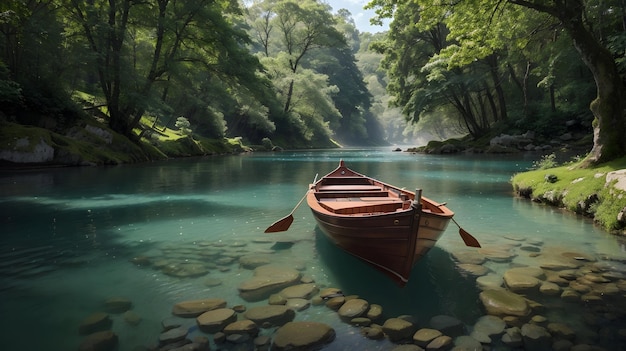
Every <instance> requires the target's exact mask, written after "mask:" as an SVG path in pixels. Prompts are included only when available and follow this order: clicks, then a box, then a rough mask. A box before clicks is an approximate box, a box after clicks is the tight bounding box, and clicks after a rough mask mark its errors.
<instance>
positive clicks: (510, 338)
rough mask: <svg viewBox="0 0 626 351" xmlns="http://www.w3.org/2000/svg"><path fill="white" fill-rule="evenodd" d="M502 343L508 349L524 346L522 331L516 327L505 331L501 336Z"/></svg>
mask: <svg viewBox="0 0 626 351" xmlns="http://www.w3.org/2000/svg"><path fill="white" fill-rule="evenodd" d="M502 343H503V344H505V345H507V346H510V347H521V346H522V345H523V344H524V339H523V338H522V331H521V330H520V328H518V327H513V328H509V329H506V330H505V331H504V334H503V335H502Z"/></svg>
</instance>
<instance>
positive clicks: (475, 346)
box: [454, 335, 483, 350]
mask: <svg viewBox="0 0 626 351" xmlns="http://www.w3.org/2000/svg"><path fill="white" fill-rule="evenodd" d="M454 345H455V348H458V349H459V350H482V349H483V346H482V344H481V343H480V341H478V340H476V339H474V338H472V337H471V336H468V335H461V336H459V337H456V338H455V339H454Z"/></svg>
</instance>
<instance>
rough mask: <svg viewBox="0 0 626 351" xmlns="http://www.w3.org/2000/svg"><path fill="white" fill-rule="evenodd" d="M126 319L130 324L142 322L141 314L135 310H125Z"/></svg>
mask: <svg viewBox="0 0 626 351" xmlns="http://www.w3.org/2000/svg"><path fill="white" fill-rule="evenodd" d="M124 321H125V322H126V323H128V324H130V325H133V326H134V325H139V323H141V316H140V315H138V314H137V313H136V312H135V311H126V312H124Z"/></svg>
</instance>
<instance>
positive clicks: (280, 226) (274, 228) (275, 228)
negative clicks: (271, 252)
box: [265, 174, 317, 233]
mask: <svg viewBox="0 0 626 351" xmlns="http://www.w3.org/2000/svg"><path fill="white" fill-rule="evenodd" d="M316 181H317V174H316V175H315V179H313V184H315V182H316ZM309 191H311V189H309V190H308V191H307V192H306V193H305V194H304V196H303V197H302V198H301V199H300V201H298V204H297V205H296V207H294V208H293V210H291V212H290V213H289V214H288V215H287V216H285V217H283V218H281V219H279V220H277V221H276V222H274V223H273V224H272V225H271V226H269V227H268V228H267V229H265V233H277V232H284V231H286V230H287V229H289V227H290V226H291V223H293V213H294V212H296V210H297V209H298V207H300V205H301V204H302V201H304V199H306V196H307V195H308V194H309Z"/></svg>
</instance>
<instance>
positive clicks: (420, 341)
mask: <svg viewBox="0 0 626 351" xmlns="http://www.w3.org/2000/svg"><path fill="white" fill-rule="evenodd" d="M442 335H443V333H441V332H440V331H439V330H437V329H430V328H422V329H420V330H418V331H416V332H415V334H413V342H414V343H415V344H416V345H418V346H421V347H426V345H428V344H430V342H431V341H433V340H435V339H436V338H438V337H440V336H442Z"/></svg>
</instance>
